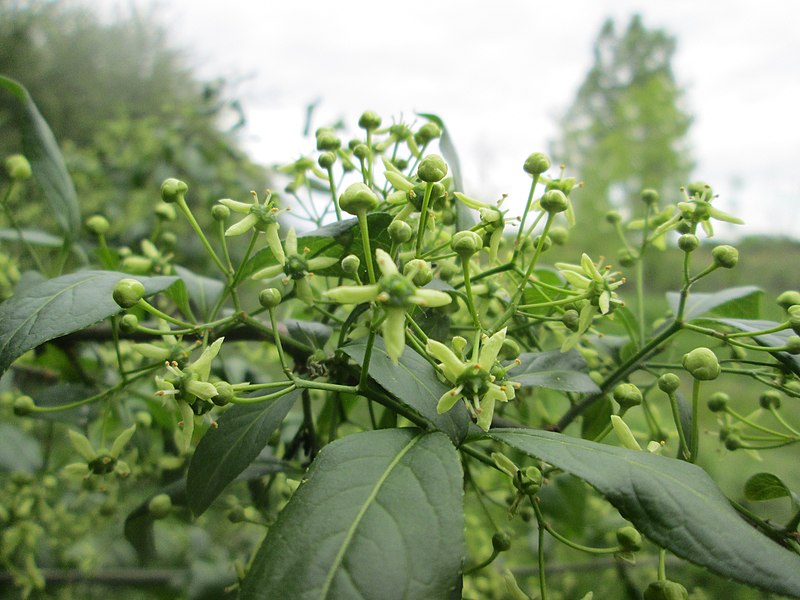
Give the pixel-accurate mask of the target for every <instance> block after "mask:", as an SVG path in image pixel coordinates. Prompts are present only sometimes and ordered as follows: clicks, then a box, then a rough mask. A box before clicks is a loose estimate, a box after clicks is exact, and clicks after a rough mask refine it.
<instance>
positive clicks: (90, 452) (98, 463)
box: [64, 425, 136, 479]
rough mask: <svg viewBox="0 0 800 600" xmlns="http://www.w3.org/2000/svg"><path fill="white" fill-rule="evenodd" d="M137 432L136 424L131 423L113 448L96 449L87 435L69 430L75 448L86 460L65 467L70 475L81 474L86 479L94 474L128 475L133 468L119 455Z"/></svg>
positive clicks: (114, 443)
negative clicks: (120, 458)
mask: <svg viewBox="0 0 800 600" xmlns="http://www.w3.org/2000/svg"><path fill="white" fill-rule="evenodd" d="M135 432H136V425H131V426H130V427H128V428H127V429H125V430H124V431H123V432H122V433H120V434H119V435H118V436H117V437H116V439H115V440H114V442H113V443H112V444H111V450H108V449H106V448H100V449H99V450H96V449H95V447H94V446H93V445H92V443H91V442H90V441H89V438H87V437H86V436H85V435H83V434H81V433H78V432H77V431H73V430H72V429H70V430H69V431H68V434H69V441H70V443H71V444H72V447H73V448H74V450H75V451H76V452H77V453H78V454H80V455H81V458H83V460H84V462H79V463H72V464H69V465H67V466H65V467H64V471H65V472H66V473H67V474H70V475H80V476H82V477H83V478H84V479H87V478H89V477H91V476H92V475H107V474H109V473H114V474H115V475H117V476H118V477H122V478H125V477H127V476H128V475H129V474H130V472H131V469H130V467H129V466H128V464H127V463H126V462H125V461H122V460H119V455H120V454H121V453H122V450H123V449H124V448H125V446H126V445H127V444H128V442H129V441H130V440H131V438H132V437H133V434H134V433H135Z"/></svg>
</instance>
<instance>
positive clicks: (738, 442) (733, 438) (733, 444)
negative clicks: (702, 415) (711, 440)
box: [723, 433, 742, 452]
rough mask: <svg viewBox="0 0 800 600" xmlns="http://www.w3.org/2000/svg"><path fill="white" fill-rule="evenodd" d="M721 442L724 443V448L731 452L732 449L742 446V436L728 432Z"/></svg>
mask: <svg viewBox="0 0 800 600" xmlns="http://www.w3.org/2000/svg"><path fill="white" fill-rule="evenodd" d="M723 443H724V444H725V448H726V449H728V450H730V451H731V452H733V451H734V450H738V449H739V448H741V447H742V438H740V437H739V436H738V435H737V434H735V433H729V434H728V435H727V437H726V438H725V441H724V442H723Z"/></svg>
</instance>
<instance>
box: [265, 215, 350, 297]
mask: <svg viewBox="0 0 800 600" xmlns="http://www.w3.org/2000/svg"><path fill="white" fill-rule="evenodd" d="M283 243H284V246H285V247H286V251H285V252H284V250H283V248H281V250H280V252H275V250H274V249H273V250H272V254H273V255H274V256H275V258H276V259H277V260H278V264H277V265H271V266H269V267H265V268H263V269H261V270H260V271H256V272H255V273H253V275H252V278H253V279H269V278H271V277H276V276H278V275H280V274H281V273H283V274H284V275H285V276H286V277H285V281H286V283H288V282H289V280H292V281H294V290H295V293H296V294H297V297H298V298H299V299H300V300H302V301H303V302H305V303H306V304H309V305H311V304H313V303H314V294H313V293H312V291H311V284H310V283H309V281H308V277H309V275H311V274H312V273H313V272H314V271H316V270H319V269H327V268H328V267H332V266H333V265H335V264H336V263H337V262H339V259H338V258H334V257H333V256H317V257H314V258H310V259H306V257H305V256H304V254H305V252H304V253H303V254H300V253H298V251H297V233H295V230H294V228H291V229H289V232H288V233H287V234H286V239H285V240H284V242H283ZM278 245H279V246H280V242H279V243H278Z"/></svg>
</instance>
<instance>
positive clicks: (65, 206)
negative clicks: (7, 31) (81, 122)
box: [0, 76, 81, 240]
mask: <svg viewBox="0 0 800 600" xmlns="http://www.w3.org/2000/svg"><path fill="white" fill-rule="evenodd" d="M0 87H3V88H5V89H6V90H8V91H9V92H10V93H11V94H13V95H14V96H15V97H16V99H17V100H19V102H20V104H21V105H22V113H21V115H20V116H21V127H22V150H23V153H24V154H25V157H26V158H27V159H28V161H29V162H30V163H31V168H32V170H33V175H34V177H36V181H38V182H39V185H41V186H42V189H43V190H44V194H45V198H46V199H47V202H48V204H49V205H50V210H51V212H52V213H53V216H54V217H55V218H56V220H57V221H58V224H59V225H60V226H61V228H62V229H63V230H64V237H65V239H66V240H72V239H74V238H75V237H77V234H78V232H79V231H80V226H81V223H80V210H79V209H78V199H77V196H76V194H75V187H74V186H73V184H72V179H71V178H70V176H69V173H67V168H66V166H65V165H64V158H63V157H62V156H61V151H60V150H59V149H58V144H57V143H56V139H55V138H54V137H53V132H52V131H50V127H49V126H48V125H47V122H46V121H45V120H44V118H43V117H42V115H41V114H40V113H39V109H38V108H36V104H34V102H33V99H32V98H31V96H30V94H29V93H28V90H26V89H25V87H24V86H22V84H20V83H18V82H16V81H14V80H13V79H9V78H8V77H3V76H0Z"/></svg>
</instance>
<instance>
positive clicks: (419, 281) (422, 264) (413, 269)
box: [403, 258, 433, 287]
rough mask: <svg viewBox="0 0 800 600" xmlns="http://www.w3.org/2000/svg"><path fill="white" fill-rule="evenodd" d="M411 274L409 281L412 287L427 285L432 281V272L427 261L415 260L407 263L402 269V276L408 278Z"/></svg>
mask: <svg viewBox="0 0 800 600" xmlns="http://www.w3.org/2000/svg"><path fill="white" fill-rule="evenodd" d="M412 273H413V277H412V278H411V281H413V282H414V285H416V286H417V287H422V286H424V285H428V284H429V283H430V282H431V281H432V280H433V270H432V269H431V264H430V263H429V262H428V261H427V260H422V259H421V258H415V259H413V260H410V261H408V262H407V263H406V264H405V266H404V267H403V275H405V276H406V277H408V276H409V275H410V274H412Z"/></svg>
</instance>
